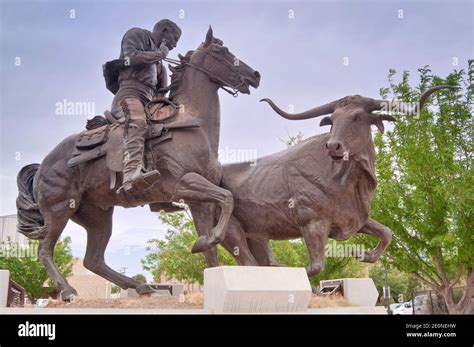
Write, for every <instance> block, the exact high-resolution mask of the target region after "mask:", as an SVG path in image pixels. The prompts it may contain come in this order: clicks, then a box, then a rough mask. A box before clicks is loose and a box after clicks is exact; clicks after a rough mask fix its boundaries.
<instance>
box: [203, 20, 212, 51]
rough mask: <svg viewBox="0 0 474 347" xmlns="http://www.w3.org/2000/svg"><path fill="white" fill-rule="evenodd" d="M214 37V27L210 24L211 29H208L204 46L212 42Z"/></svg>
mask: <svg viewBox="0 0 474 347" xmlns="http://www.w3.org/2000/svg"><path fill="white" fill-rule="evenodd" d="M213 38H214V36H213V34H212V28H211V26H210V25H209V30H208V31H207V34H206V41H205V42H204V47H207V46H209V45H210V44H211V43H212V40H213Z"/></svg>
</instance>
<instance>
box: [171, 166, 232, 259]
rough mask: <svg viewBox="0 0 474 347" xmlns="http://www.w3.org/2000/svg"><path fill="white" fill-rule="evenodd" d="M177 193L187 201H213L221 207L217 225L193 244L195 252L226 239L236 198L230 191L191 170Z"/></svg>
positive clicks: (177, 188) (183, 178) (177, 189)
mask: <svg viewBox="0 0 474 347" xmlns="http://www.w3.org/2000/svg"><path fill="white" fill-rule="evenodd" d="M175 195H176V197H177V198H178V199H183V200H184V201H185V202H195V203H196V202H204V203H205V202H212V203H215V204H217V205H218V206H219V207H220V216H219V219H218V221H217V225H216V226H215V227H214V228H213V229H212V230H211V232H210V233H209V234H208V236H205V235H201V236H200V237H199V239H198V240H197V241H196V243H195V244H194V246H193V249H192V252H193V253H197V252H203V251H205V250H207V249H209V248H211V247H213V246H215V245H217V244H218V243H220V242H221V241H222V240H223V239H224V237H225V232H226V229H227V225H228V223H229V220H230V216H231V214H232V210H233V209H234V199H233V197H232V193H231V192H230V191H228V190H226V189H223V188H220V187H218V186H216V185H215V184H213V183H211V182H209V181H208V180H207V179H206V178H204V177H203V176H201V175H199V174H197V173H195V172H189V173H187V174H185V175H184V176H183V177H182V178H181V180H180V181H179V182H178V184H177V185H176V191H175ZM210 217H211V216H210Z"/></svg>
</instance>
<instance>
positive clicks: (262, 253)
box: [247, 239, 280, 266]
mask: <svg viewBox="0 0 474 347" xmlns="http://www.w3.org/2000/svg"><path fill="white" fill-rule="evenodd" d="M247 243H248V245H249V248H250V250H251V251H252V254H253V256H254V257H255V259H257V261H258V264H259V265H260V266H280V264H278V263H277V261H276V260H275V258H274V257H273V252H272V249H271V247H270V242H269V241H268V240H254V239H248V240H247Z"/></svg>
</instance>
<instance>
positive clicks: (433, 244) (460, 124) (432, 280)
mask: <svg viewBox="0 0 474 347" xmlns="http://www.w3.org/2000/svg"><path fill="white" fill-rule="evenodd" d="M419 72H420V83H419V85H418V86H417V87H416V88H413V87H411V86H410V84H409V73H408V72H406V71H405V72H403V75H402V80H401V82H399V83H395V82H394V81H393V78H394V77H395V75H396V71H395V70H390V72H389V77H388V78H389V87H388V88H383V89H381V94H382V96H387V95H388V94H389V93H390V94H393V95H394V96H396V97H397V98H398V99H399V100H403V101H405V102H415V101H416V100H417V98H418V96H419V95H420V93H421V91H423V90H425V89H426V88H428V87H430V86H432V85H440V84H449V85H453V86H459V88H458V89H457V91H455V92H453V91H451V90H448V91H446V90H442V91H439V92H437V93H436V95H434V96H432V97H431V98H430V102H429V104H428V105H427V107H425V108H424V110H423V111H422V112H421V113H420V115H419V116H418V117H414V116H399V117H398V120H397V122H396V124H395V126H394V127H393V130H391V131H388V132H387V133H386V134H385V135H384V136H382V135H380V134H377V135H376V138H375V145H376V150H377V163H376V164H377V177H378V182H379V185H378V188H377V191H376V194H375V198H374V200H373V203H372V216H373V218H374V219H376V220H378V221H380V222H381V223H383V224H385V225H387V226H388V227H390V228H391V229H392V231H393V236H394V237H393V241H392V244H391V245H390V247H389V249H388V250H387V253H386V254H387V257H388V260H389V262H390V265H391V266H393V267H395V268H397V269H399V270H401V271H405V272H409V273H412V274H413V275H414V276H415V277H416V278H417V279H418V280H420V281H421V282H423V283H425V284H427V285H428V286H430V287H431V288H432V289H433V290H434V291H435V292H436V293H438V294H440V295H441V296H442V297H443V299H444V301H445V303H446V306H447V307H448V310H449V312H450V313H464V312H468V311H469V310H470V309H472V308H471V307H472V306H471V305H472V302H471V295H472V286H473V280H474V272H473V267H474V234H473V232H472V231H473V213H472V206H474V204H473V197H474V194H473V189H474V182H473V178H474V175H473V172H472V149H473V116H472V92H473V85H472V77H473V64H472V61H470V62H469V73H468V75H467V76H466V74H465V72H464V71H462V70H461V71H454V72H453V73H451V74H449V75H448V76H447V77H446V78H444V79H443V78H440V77H437V76H433V75H432V74H431V71H430V69H429V67H427V66H426V67H424V68H421V69H419ZM461 283H465V284H466V290H465V292H464V295H463V296H462V298H461V299H460V300H458V301H455V299H454V297H453V288H454V287H455V286H456V285H460V284H461Z"/></svg>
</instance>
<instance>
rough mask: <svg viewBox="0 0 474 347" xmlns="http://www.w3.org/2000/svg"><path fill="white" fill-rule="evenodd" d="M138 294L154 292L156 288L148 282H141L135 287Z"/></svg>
mask: <svg viewBox="0 0 474 347" xmlns="http://www.w3.org/2000/svg"><path fill="white" fill-rule="evenodd" d="M135 290H136V291H137V293H138V294H140V295H143V294H151V293H154V292H155V290H154V289H153V288H152V287H151V286H150V285H149V284H146V283H143V284H140V285H139V286H138V287H136V288H135Z"/></svg>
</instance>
